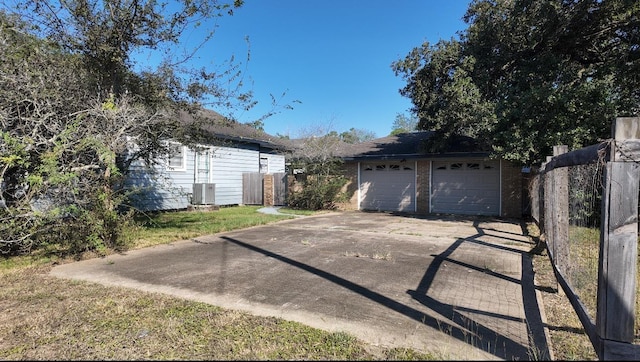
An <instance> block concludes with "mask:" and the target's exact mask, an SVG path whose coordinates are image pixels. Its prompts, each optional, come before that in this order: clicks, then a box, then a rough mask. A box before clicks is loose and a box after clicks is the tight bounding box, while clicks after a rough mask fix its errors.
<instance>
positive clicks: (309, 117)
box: [198, 0, 469, 138]
mask: <svg viewBox="0 0 640 362" xmlns="http://www.w3.org/2000/svg"><path fill="white" fill-rule="evenodd" d="M468 5H469V0H395V1H389V0H386V1H382V0H342V1H340V0H297V1H296V0H246V1H245V4H244V5H243V6H242V7H241V8H239V9H236V10H235V11H234V15H233V16H225V17H223V18H220V19H219V20H218V24H217V25H218V28H217V30H216V33H215V35H214V37H213V39H212V40H211V41H210V43H208V44H207V46H206V47H204V48H202V49H201V50H200V51H199V53H198V59H199V60H200V61H202V62H204V59H206V60H207V61H210V60H212V59H215V61H216V62H218V64H219V63H220V62H221V61H224V60H225V59H228V58H229V56H230V55H232V54H233V55H235V57H236V60H238V61H243V62H244V60H245V58H246V55H247V51H248V49H249V50H250V61H249V62H248V63H246V64H245V65H246V69H244V73H245V77H246V79H247V80H250V81H251V83H249V82H247V84H251V89H252V90H253V92H254V96H255V100H257V101H258V105H257V106H256V107H254V109H253V110H251V111H249V112H243V113H236V114H235V116H236V118H237V119H238V120H239V121H240V122H251V121H253V120H255V119H257V118H259V117H260V116H261V115H263V114H265V113H266V112H268V111H269V110H271V97H270V94H273V95H274V96H276V97H279V96H280V95H281V94H282V93H283V92H286V95H285V98H284V99H283V100H282V102H281V103H282V104H291V105H292V106H293V107H294V108H293V110H281V111H280V112H279V113H277V114H275V115H273V116H271V117H269V118H267V119H266V120H265V121H264V123H265V131H266V132H267V133H269V134H272V135H276V134H281V135H289V136H290V137H292V138H293V137H297V136H299V135H301V134H303V133H305V132H308V131H309V130H313V129H317V128H320V129H323V130H327V131H330V130H334V131H337V132H338V133H340V132H343V131H347V130H349V129H350V128H352V127H353V128H357V129H364V130H367V131H371V132H374V133H375V135H376V136H377V137H384V136H387V135H388V134H389V133H390V132H391V127H392V125H393V121H394V120H395V117H396V114H398V113H405V114H407V115H409V111H408V109H409V108H410V107H411V103H410V101H409V99H407V98H405V97H402V96H400V94H399V93H398V89H399V88H402V87H403V86H404V83H403V81H402V79H401V77H396V76H395V75H394V73H393V71H392V69H391V63H392V62H394V61H396V60H398V59H401V58H404V57H405V56H406V55H407V54H408V53H409V52H410V51H411V49H413V48H415V47H418V46H420V45H421V44H422V43H423V42H424V41H428V42H429V43H430V44H434V43H436V42H437V41H438V40H440V39H447V40H448V39H450V38H452V37H457V35H456V32H458V31H460V30H463V29H465V28H466V24H465V23H464V22H463V21H462V17H463V15H464V13H465V12H466V10H467V7H468ZM246 37H248V39H249V45H247V42H246V41H245V38H246ZM203 65H204V64H203ZM294 100H299V101H300V102H301V103H300V104H298V103H293V101H294ZM221 113H223V112H221Z"/></svg>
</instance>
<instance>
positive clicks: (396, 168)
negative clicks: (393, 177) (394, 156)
mask: <svg viewBox="0 0 640 362" xmlns="http://www.w3.org/2000/svg"><path fill="white" fill-rule="evenodd" d="M389 170H391V171H400V165H393V164H392V165H389Z"/></svg>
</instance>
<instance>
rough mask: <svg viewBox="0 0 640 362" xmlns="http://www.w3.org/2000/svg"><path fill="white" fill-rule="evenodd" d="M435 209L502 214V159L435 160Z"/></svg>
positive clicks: (452, 212) (435, 211)
mask: <svg viewBox="0 0 640 362" xmlns="http://www.w3.org/2000/svg"><path fill="white" fill-rule="evenodd" d="M431 212H433V213H448V214H465V215H499V214H500V161H493V160H491V161H487V160H477V161H468V160H465V161H459V160H458V161H434V162H433V164H432V184H431Z"/></svg>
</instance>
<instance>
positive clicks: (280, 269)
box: [52, 212, 550, 360]
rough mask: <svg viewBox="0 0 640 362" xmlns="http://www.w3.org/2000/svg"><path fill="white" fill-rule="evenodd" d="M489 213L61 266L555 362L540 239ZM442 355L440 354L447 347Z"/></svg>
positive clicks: (85, 274) (393, 335) (373, 330)
mask: <svg viewBox="0 0 640 362" xmlns="http://www.w3.org/2000/svg"><path fill="white" fill-rule="evenodd" d="M522 230H523V229H522V225H521V224H520V223H518V222H513V221H508V220H497V219H489V218H467V219H463V218H451V219H443V218H440V219H439V218H436V217H428V218H422V217H420V218H417V217H411V216H408V217H404V216H399V215H391V214H386V213H363V212H345V213H333V214H324V215H319V216H314V217H305V218H298V219H294V220H287V221H282V222H279V223H276V224H270V225H265V226H259V227H254V228H249V229H244V230H238V231H234V232H228V233H222V234H217V235H210V236H205V237H199V238H197V239H193V240H190V241H180V242H176V243H173V244H171V245H164V246H159V247H154V248H146V249H140V250H134V251H131V252H128V253H127V254H126V255H116V256H109V257H107V259H109V260H108V261H107V262H105V260H104V259H96V260H87V261H82V262H77V263H72V264H65V265H60V266H57V267H55V268H54V269H53V270H52V274H53V275H55V276H58V277H64V278H72V279H83V280H89V281H93V282H98V283H102V284H108V285H120V286H128V287H132V288H137V289H142V290H147V291H152V292H162V293H168V294H173V295H176V296H180V297H183V298H188V299H193V300H198V301H203V302H206V303H211V304H215V305H219V306H221V307H225V308H231V309H240V310H245V311H248V312H251V313H254V314H257V315H269V316H276V317H281V318H285V319H289V320H294V321H298V322H302V323H305V324H308V325H310V326H312V327H316V328H323V329H327V330H344V331H346V332H349V333H352V334H354V335H356V336H357V337H358V338H361V339H363V340H364V341H365V342H368V343H371V344H373V345H376V344H379V345H385V346H387V347H408V348H414V349H416V350H419V351H423V352H433V351H434V349H435V350H436V351H438V352H439V353H440V354H441V355H443V356H445V358H447V359H472V360H473V359H504V360H529V359H536V360H548V359H549V355H550V353H549V346H548V344H547V338H546V333H545V328H544V320H543V314H542V313H541V309H542V306H541V305H540V304H539V303H538V301H539V299H538V297H539V296H538V293H537V292H536V288H535V283H534V278H533V276H534V273H533V267H532V260H531V256H530V255H529V253H528V252H527V250H528V249H531V247H532V245H531V243H530V241H529V240H528V238H526V237H524V236H523V234H522ZM438 352H436V353H438Z"/></svg>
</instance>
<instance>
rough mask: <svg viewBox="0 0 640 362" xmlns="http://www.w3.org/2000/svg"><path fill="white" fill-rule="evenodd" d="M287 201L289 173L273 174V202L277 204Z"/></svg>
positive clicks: (280, 204) (283, 203)
mask: <svg viewBox="0 0 640 362" xmlns="http://www.w3.org/2000/svg"><path fill="white" fill-rule="evenodd" d="M286 203H287V174H286V173H284V172H278V173H274V174H273V204H274V205H276V206H282V205H286Z"/></svg>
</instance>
